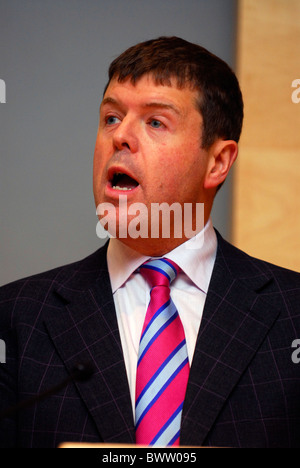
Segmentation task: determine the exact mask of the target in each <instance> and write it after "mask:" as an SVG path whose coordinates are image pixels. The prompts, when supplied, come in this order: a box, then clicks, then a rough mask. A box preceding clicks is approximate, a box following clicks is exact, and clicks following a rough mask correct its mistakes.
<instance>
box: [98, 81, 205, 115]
mask: <svg viewBox="0 0 300 468" xmlns="http://www.w3.org/2000/svg"><path fill="white" fill-rule="evenodd" d="M197 99H198V92H197V91H196V90H194V89H192V88H191V87H190V86H188V85H187V86H185V87H178V86H177V83H176V80H175V79H171V80H170V84H165V85H164V84H158V83H156V82H155V80H154V79H153V78H152V76H151V75H143V76H142V77H141V78H139V80H137V81H136V82H135V83H133V82H132V81H131V79H130V78H127V79H126V80H124V81H121V82H119V81H118V79H117V78H113V79H112V80H111V81H110V83H109V85H108V87H107V89H106V91H105V94H104V97H103V101H102V103H101V106H103V105H106V104H108V105H109V104H114V103H120V104H124V105H126V106H130V107H138V106H150V105H152V104H157V105H158V106H165V107H169V108H170V110H172V108H173V110H174V111H175V112H176V111H178V112H180V113H182V112H187V111H188V110H189V109H193V110H195V109H197ZM197 110H198V109H197Z"/></svg>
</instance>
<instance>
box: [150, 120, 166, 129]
mask: <svg viewBox="0 0 300 468" xmlns="http://www.w3.org/2000/svg"><path fill="white" fill-rule="evenodd" d="M149 125H150V126H151V127H152V128H161V127H163V125H164V124H163V123H162V122H161V121H160V120H157V119H151V120H150V121H149Z"/></svg>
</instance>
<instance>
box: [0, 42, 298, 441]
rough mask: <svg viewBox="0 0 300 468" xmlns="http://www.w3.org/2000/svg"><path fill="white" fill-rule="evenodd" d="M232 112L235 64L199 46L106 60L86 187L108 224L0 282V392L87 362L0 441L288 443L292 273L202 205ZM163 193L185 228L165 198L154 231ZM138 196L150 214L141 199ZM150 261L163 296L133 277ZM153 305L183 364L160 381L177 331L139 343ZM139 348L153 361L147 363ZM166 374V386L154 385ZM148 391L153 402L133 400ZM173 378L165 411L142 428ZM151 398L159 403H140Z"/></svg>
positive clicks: (224, 167)
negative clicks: (29, 273) (245, 247)
mask: <svg viewBox="0 0 300 468" xmlns="http://www.w3.org/2000/svg"><path fill="white" fill-rule="evenodd" d="M242 119H243V103H242V97H241V93H240V89H239V85H238V82H237V79H236V77H235V75H234V73H233V72H232V71H231V70H230V68H229V67H228V66H227V65H226V64H225V63H224V62H223V61H222V60H220V59H219V58H217V57H215V56H214V55H212V54H211V53H209V52H208V51H207V50H205V49H203V48H202V47H200V46H197V45H195V44H191V43H189V42H187V41H184V40H182V39H180V38H176V37H171V38H158V39H155V40H152V41H147V42H145V43H142V44H138V45H136V46H134V47H132V48H130V49H128V50H127V51H125V52H124V53H123V54H122V55H121V56H120V57H118V58H117V59H116V60H115V61H114V62H113V63H112V64H111V67H110V70H109V81H108V84H107V86H106V89H105V92H104V96H103V100H102V103H101V106H100V119H99V129H98V134H97V139H96V146H95V156H94V196H95V202H96V206H97V213H98V215H99V218H100V221H101V222H102V224H103V225H105V227H106V228H107V229H109V230H112V231H113V232H111V233H112V234H115V235H116V238H112V239H110V241H109V243H108V244H106V245H105V246H104V247H102V248H100V249H99V250H98V251H97V252H96V253H94V254H92V255H91V256H89V257H87V258H86V259H84V260H82V261H79V262H77V263H74V264H71V265H68V266H64V267H60V268H57V269H55V270H52V271H50V272H46V273H43V274H39V275H36V276H33V277H31V278H27V279H24V280H20V281H17V282H15V283H12V284H9V285H6V286H5V287H3V288H2V291H1V296H0V306H1V312H0V331H1V335H0V338H1V339H3V340H4V341H5V344H6V351H7V356H6V363H5V364H3V365H1V367H0V377H1V380H0V393H1V408H2V410H4V409H6V408H11V407H12V408H13V407H14V406H15V405H16V403H17V402H18V401H23V400H26V399H28V398H30V397H35V396H37V395H38V394H40V393H42V392H44V391H46V390H48V389H50V388H51V387H53V386H54V385H56V384H57V383H59V382H61V381H63V379H65V378H66V377H67V376H68V375H70V373H72V370H73V369H74V366H76V365H77V364H78V363H92V365H93V367H94V374H93V375H92V376H91V377H90V378H89V379H86V380H84V381H76V382H72V381H70V382H69V383H68V385H66V386H65V387H64V388H62V389H60V390H58V391H56V392H54V394H52V395H51V396H49V397H48V398H45V399H43V400H42V401H39V402H38V403H36V404H33V405H30V406H29V407H26V408H25V409H22V410H20V411H12V412H11V413H10V414H9V415H4V416H2V419H1V421H0V427H1V432H0V434H1V445H2V446H20V447H57V446H58V445H59V444H60V443H61V442H64V441H77V442H94V443H97V442H101V441H105V442H110V443H131V444H134V443H142V444H147V445H148V444H150V445H155V443H158V442H159V443H161V441H162V440H164V439H163V437H164V436H165V434H166V433H167V435H168V437H169V443H170V445H172V444H173V443H174V444H175V445H176V444H178V443H180V444H181V445H191V446H219V447H222V446H226V447H299V446H300V399H299V394H300V380H299V370H300V368H299V367H297V364H296V361H295V360H293V359H292V354H293V348H292V343H293V342H295V339H297V338H299V330H300V313H299V299H300V278H299V274H298V273H295V272H291V271H288V270H285V269H282V268H279V267H276V266H274V265H271V264H268V263H266V262H263V261H260V260H257V259H254V258H251V257H249V256H248V255H246V254H245V253H243V252H241V251H239V250H238V249H236V248H234V247H233V246H231V245H230V244H228V243H227V242H226V241H225V240H223V239H222V237H221V236H220V235H219V234H218V233H217V232H215V230H214V229H213V227H212V224H211V220H210V212H211V208H212V204H213V200H214V197H215V195H216V192H217V191H218V189H219V188H220V186H221V185H222V183H223V182H224V180H225V179H226V176H227V175H228V172H229V170H230V168H231V166H232V164H233V163H234V161H235V159H236V157H237V153H238V140H239V136H240V132H241V127H242ZM174 203H177V204H178V205H176V206H179V207H180V208H182V210H181V213H182V214H183V215H184V214H185V211H184V208H185V207H186V206H190V207H192V210H191V211H190V218H189V220H190V221H191V223H192V228H193V229H192V231H193V232H194V237H191V238H190V236H189V235H187V233H186V231H185V230H184V223H185V220H184V216H182V217H181V218H180V217H179V218H178V217H176V216H175V213H173V212H172V213H173V214H172V213H170V212H169V215H170V216H169V218H168V220H169V234H168V235H167V236H165V235H163V232H162V231H163V227H164V226H163V220H162V215H163V214H164V210H162V212H161V213H160V217H159V218H157V217H155V216H154V214H153V212H152V210H151V209H152V208H153V206H155V207H157V205H159V206H163V207H164V208H166V207H170V206H172V205H173V204H174ZM163 204H165V205H163ZM199 206H204V210H203V223H198V219H197V207H199ZM143 210H144V214H145V213H146V214H147V217H146V218H145V217H139V215H138V213H141V212H142V211H143ZM145 219H146V221H145ZM158 219H159V226H157V222H158V221H157V220H158ZM124 220H125V221H124ZM178 220H179V221H178ZM133 225H134V226H135V229H134V230H132V229H131V227H132V226H133ZM178 227H179V228H180V229H179V230H178ZM153 228H155V235H151V234H152V229H153ZM157 228H158V231H157ZM133 231H134V233H135V235H132V232H133ZM138 232H140V234H141V235H140V236H138V235H136V234H138ZM157 232H158V233H159V234H158V235H157ZM178 232H181V235H178ZM130 234H131V235H130ZM142 234H143V235H142ZM149 259H155V262H156V263H154V264H153V263H147V262H148V261H149ZM161 259H162V260H161ZM153 265H154V266H153ZM157 265H159V267H158V266H157ZM161 265H163V267H161ZM164 266H166V268H167V267H168V268H170V269H169V270H168V271H171V273H168V274H167V275H166V274H165V272H164V271H163V270H162V269H164ZM147 269H148V270H151V271H152V273H151V274H153V276H157V273H158V274H159V275H160V277H161V278H162V277H164V276H168V277H169V276H172V277H173V278H172V279H173V282H172V285H171V286H170V288H171V297H170V296H168V294H169V292H168V291H169V287H167V288H163V291H164V293H165V294H167V296H165V297H166V298H167V299H164V300H163V303H164V306H163V307H162V306H161V303H160V302H159V300H160V299H159V296H160V293H161V291H162V289H160V293H159V294H158V293H157V296H155V298H154V295H155V294H154V293H153V291H154V290H155V291H156V292H157V291H158V289H155V288H157V285H153V286H151V285H150V284H148V279H145V278H146V276H144V274H145V270H147ZM153 271H154V273H153ZM148 273H149V271H148ZM168 284H169V283H168ZM161 286H162V285H160V287H161ZM150 290H151V293H150ZM149 298H150V304H149V307H148V309H147V306H148V302H149ZM155 302H156V305H153V304H154V303H155ZM167 303H168V306H165V304H167ZM151 307H152V309H153V307H154V309H153V311H152V314H154V315H155V317H161V315H159V313H158V312H160V310H163V312H164V313H165V314H167V312H166V311H167V310H169V308H171V309H172V311H173V312H172V313H173V316H172V323H175V322H176V324H178V327H179V328H180V333H181V335H180V340H181V342H180V343H181V344H180V346H181V348H180V349H181V350H182V353H183V354H182V356H183V357H182V364H181V365H180V369H179V367H178V372H177V371H176V372H177V373H176V378H173V377H174V374H175V373H173V370H172V371H170V373H169V374H168V375H167V379H166V380H165V381H162V376H163V374H165V373H166V369H169V366H170V363H173V357H174V355H175V354H174V352H173V351H172V353H171V355H172V358H171V357H170V358H169V357H168V358H167V359H166V361H165V362H163V364H161V365H160V367H157V366H156V360H159V359H161V354H163V353H164V349H165V348H164V347H165V346H166V345H167V344H168V343H166V342H172V340H173V338H172V337H170V338H167V339H166V340H165V342H164V343H163V345H162V344H160V347H158V348H155V349H156V351H155V352H152V354H151V350H153V349H154V347H155V346H157V341H156V338H157V336H155V335H157V334H158V333H155V334H153V335H152V336H151V340H149V341H148V342H146V343H144V342H143V340H144V339H145V336H146V337H147V335H148V334H149V333H150V332H149V330H151V327H153V322H149V323H150V325H149V323H147V324H146V325H144V321H145V317H146V318H147V316H148V311H149V309H151ZM151 320H153V315H152V318H151ZM167 321H168V323H169V322H170V321H171V319H169V318H167ZM176 326H177V325H176ZM174 327H175V325H174ZM179 328H178V329H179ZM164 329H165V328H164ZM176 333H177V332H176ZM178 333H179V332H178ZM141 335H142V337H141ZM142 346H143V350H142V351H141V348H142ZM176 349H177V348H176ZM149 350H150V354H151V360H152V362H150V363H148V364H147V366H146V367H147V369H146V370H143V368H142V365H141V362H143V360H144V359H145V357H144V356H145V355H147V354H149ZM168 352H169V351H168ZM184 353H186V354H184ZM152 366H153V367H154V368H155V373H154V374H151V376H150V377H149V376H148V377H147V378H148V381H146V385H145V386H144V383H141V382H142V380H143V378H144V374H145V372H146V373H147V372H148V371H149V368H150V367H152ZM155 366H156V367H155ZM157 369H158V370H157ZM149 372H150V371H149ZM171 374H172V379H171ZM158 376H159V378H157V377H158ZM184 379H185V381H184ZM175 380H176V382H175ZM183 381H184V383H183ZM177 384H178V385H179V386H178V387H175V385H177ZM173 385H174V387H173ZM169 388H171V389H173V388H174V389H175V388H176V390H172V391H170V392H169V394H167V393H164V392H165V391H166V392H167V391H168V389H169ZM177 388H179V390H177ZM180 392H182V393H180ZM148 393H151V396H150V400H149V401H150V403H149V401H148V400H147V401H146V402H144V401H143V398H146V396H147V397H148ZM166 394H167V395H168V396H167V397H164V395H166ZM179 394H181V395H182V396H181V397H180V400H178V401H177V402H176V403H175V406H174V408H175V411H174V412H173V410H172V415H171V417H170V418H169V419H168V420H166V422H164V423H161V424H162V425H161V426H159V428H160V429H159V430H157V428H156V429H155V430H156V433H155V434H152V432H151V431H152V426H153V425H155V424H158V422H157V421H158V419H157V418H158V416H159V417H160V416H162V415H164V413H165V411H166V412H167V411H168V407H171V406H172V405H173V397H174V398H175V397H177V396H178V395H179ZM163 398H164V400H165V401H164V404H165V405H166V406H167V408H166V409H163V410H159V411H157V412H156V413H161V414H159V415H158V416H157V414H155V415H152V413H151V411H152V408H153V406H156V405H158V404H159V402H160V400H161V399H163ZM181 400H182V401H181ZM179 403H180V405H179V406H178V404H179ZM141 405H144V406H142V409H140V407H141ZM159 408H160V407H159ZM149 414H150V416H151V417H149ZM147 418H148V419H147ZM145 421H147V423H145ZM173 426H174V427H173ZM175 426H176V427H175ZM173 429H174V431H173V432H172V435H170V434H171V430H173ZM169 431H170V434H169ZM140 432H142V434H140ZM145 432H147V435H146V436H145ZM148 432H149V433H150V432H151V435H149V434H148ZM147 437H150V438H148V439H147ZM143 441H144V442H143ZM145 441H146V442H145ZM147 441H148V442H147ZM161 444H162V445H165V443H161ZM166 445H168V444H166Z"/></svg>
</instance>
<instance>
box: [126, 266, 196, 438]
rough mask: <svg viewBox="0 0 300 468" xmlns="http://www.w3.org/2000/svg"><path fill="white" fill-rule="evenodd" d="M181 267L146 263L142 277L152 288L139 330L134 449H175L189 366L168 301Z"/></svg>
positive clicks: (179, 325) (176, 317)
mask: <svg viewBox="0 0 300 468" xmlns="http://www.w3.org/2000/svg"><path fill="white" fill-rule="evenodd" d="M178 271H179V267H178V266H177V265H176V264H175V263H174V262H172V261H171V260H168V259H164V258H163V259H159V260H150V261H149V262H146V263H144V264H143V265H142V266H141V267H140V273H141V274H142V275H143V276H144V277H145V278H146V280H147V281H148V282H149V284H150V286H151V292H150V303H149V306H148V309H147V313H146V318H145V322H144V326H143V330H142V335H141V340H140V347H139V355H138V364H137V377H136V405H135V410H136V413H135V426H136V443H137V444H139V445H151V446H160V447H166V446H178V445H179V437H180V424H181V414H182V407H183V401H184V397H185V391H186V386H187V381H188V375H189V362H188V355H187V348H186V341H185V336H184V330H183V326H182V323H181V320H180V317H179V315H178V312H177V310H176V307H175V305H174V303H173V301H172V300H171V298H170V282H171V281H173V280H174V279H175V277H176V275H177V274H178Z"/></svg>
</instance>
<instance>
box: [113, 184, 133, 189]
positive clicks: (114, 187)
mask: <svg viewBox="0 0 300 468" xmlns="http://www.w3.org/2000/svg"><path fill="white" fill-rule="evenodd" d="M113 189H114V190H132V189H131V188H129V187H119V185H113Z"/></svg>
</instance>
